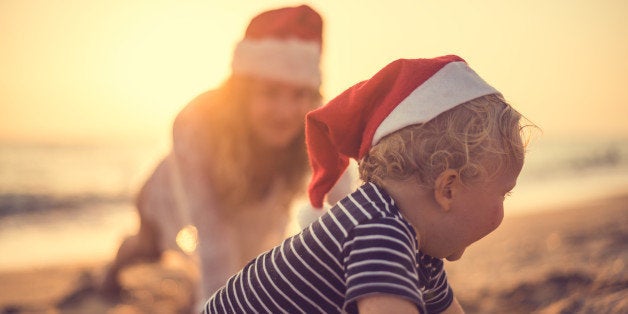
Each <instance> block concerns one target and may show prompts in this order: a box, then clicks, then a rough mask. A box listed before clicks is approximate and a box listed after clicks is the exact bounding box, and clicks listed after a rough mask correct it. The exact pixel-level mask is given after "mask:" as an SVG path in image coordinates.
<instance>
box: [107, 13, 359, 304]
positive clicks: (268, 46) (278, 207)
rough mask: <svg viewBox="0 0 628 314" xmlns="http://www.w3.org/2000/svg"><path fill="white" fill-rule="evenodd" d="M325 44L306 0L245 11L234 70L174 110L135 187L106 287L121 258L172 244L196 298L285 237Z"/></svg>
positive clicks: (302, 170)
mask: <svg viewBox="0 0 628 314" xmlns="http://www.w3.org/2000/svg"><path fill="white" fill-rule="evenodd" d="M321 48H322V18H321V17H320V15H319V14H318V13H317V12H316V11H314V10H313V9H311V8H310V7H308V6H305V5H302V6H299V7H287V8H281V9H276V10H271V11H266V12H263V13H261V14H259V15H258V16H256V17H254V18H253V19H252V20H251V22H250V24H249V26H248V28H247V30H246V33H245V36H244V38H243V39H242V40H241V41H240V42H239V43H238V44H237V46H236V48H235V51H234V53H233V60H232V64H231V70H232V73H231V75H230V77H229V78H228V79H227V80H226V81H225V82H224V83H223V85H222V86H220V87H219V88H218V89H216V90H212V91H208V92H205V93H203V94H201V95H199V96H198V97H196V98H195V99H194V100H193V101H192V102H191V103H190V104H188V105H187V106H186V107H185V108H184V109H183V110H182V111H181V112H180V113H179V114H178V116H177V117H176V119H175V121H174V125H173V145H172V150H171V152H170V153H169V154H168V155H167V156H166V157H165V158H164V159H163V160H162V161H161V163H160V164H159V165H158V166H157V168H156V169H155V171H154V172H153V173H152V175H151V176H150V177H149V179H148V180H147V181H146V183H145V184H144V186H143V187H142V189H141V190H140V192H139V195H138V197H137V204H136V205H137V209H138V212H139V216H140V227H139V231H138V233H137V234H135V235H133V236H131V237H129V238H127V239H125V240H124V242H123V243H122V245H121V246H120V248H119V250H118V253H117V256H116V258H115V260H114V261H113V263H112V264H111V265H110V267H109V268H108V269H107V272H106V274H105V277H104V281H103V286H102V289H103V291H104V292H105V293H107V294H110V295H115V294H117V293H119V291H120V289H121V287H120V284H119V279H118V275H119V273H120V271H121V270H122V269H123V268H124V267H126V266H128V265H130V264H132V263H135V262H138V261H151V260H157V259H158V258H159V257H160V256H161V255H162V253H163V252H164V251H166V250H178V251H183V252H185V253H187V254H188V255H190V256H191V257H193V259H194V260H195V261H196V262H197V263H198V266H199V275H200V276H199V284H198V289H200V290H199V291H198V292H197V295H196V296H195V300H199V298H200V300H204V299H206V298H207V297H208V296H209V295H211V294H212V293H213V292H214V291H215V290H216V289H218V288H219V287H220V286H222V285H224V283H225V280H226V279H227V278H228V277H230V276H231V275H232V274H233V273H235V272H236V271H237V270H238V269H240V268H242V267H243V266H244V264H245V263H246V262H247V261H248V260H250V259H251V258H253V257H255V256H256V255H257V254H259V253H261V252H263V251H265V250H267V249H269V248H271V247H273V246H274V245H277V244H278V243H279V241H280V240H282V239H283V238H284V235H285V229H286V226H287V224H288V221H289V216H290V215H289V214H290V212H289V209H290V206H291V203H293V201H294V200H295V199H296V198H297V197H298V196H300V195H301V193H302V191H304V190H305V189H304V184H305V179H306V177H307V174H308V173H309V171H308V164H307V153H306V150H305V144H304V143H305V140H304V117H305V114H306V113H307V112H308V111H310V110H312V109H314V108H316V107H318V106H319V105H320V104H321V93H320V84H321V73H320V56H321ZM347 188H348V187H347ZM343 194H346V191H339V192H338V195H343Z"/></svg>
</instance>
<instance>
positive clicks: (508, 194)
mask: <svg viewBox="0 0 628 314" xmlns="http://www.w3.org/2000/svg"><path fill="white" fill-rule="evenodd" d="M511 195H512V191H508V192H506V194H504V198H507V197H510V196H511Z"/></svg>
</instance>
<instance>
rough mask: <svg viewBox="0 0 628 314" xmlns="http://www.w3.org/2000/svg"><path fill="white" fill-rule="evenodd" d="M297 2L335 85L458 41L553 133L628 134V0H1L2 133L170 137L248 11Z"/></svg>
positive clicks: (221, 62)
mask: <svg viewBox="0 0 628 314" xmlns="http://www.w3.org/2000/svg"><path fill="white" fill-rule="evenodd" d="M300 3H307V4H310V5H311V6H312V7H313V8H315V9H316V10H317V11H319V12H320V13H321V15H322V16H323V19H324V23H325V24H324V54H323V65H322V69H323V73H324V77H323V80H324V83H323V88H322V89H323V94H324V97H325V98H326V99H331V98H333V97H334V96H336V95H337V94H339V93H340V92H342V91H343V90H345V89H346V88H348V87H350V86H351V85H353V84H355V83H357V82H358V81H361V80H364V79H367V78H369V77H370V76H372V75H373V74H374V73H375V72H376V71H378V70H379V69H380V68H382V67H383V66H385V65H386V64H388V63H389V62H391V61H393V60H395V59H398V58H421V57H435V56H439V55H445V54H457V55H460V56H461V57H463V58H464V59H465V60H466V61H467V62H468V63H469V64H470V66H471V67H472V68H473V69H474V70H475V71H476V72H478V73H479V74H480V76H482V77H483V78H484V79H485V80H486V81H488V82H489V83H490V84H491V85H493V86H494V87H496V88H497V89H498V90H500V91H501V92H502V93H503V94H504V96H505V97H506V98H507V99H508V100H509V102H511V103H512V104H513V105H514V106H515V107H516V108H517V109H518V110H519V111H520V112H522V113H523V114H524V115H525V116H526V117H527V118H528V119H529V120H531V121H532V122H534V123H535V124H537V125H538V126H539V127H540V128H541V129H542V130H543V134H544V136H554V135H556V136H628V123H627V122H628V88H627V86H628V85H627V82H628V58H627V57H628V22H627V21H628V1H625V0H589V1H582V0H552V1H547V0H530V1H514V0H512V1H504V0H486V1H480V0H440V1H436V0H431V1H428V0H409V1H401V0H389V1H381V0H362V1H357V0H346V1H336V0H319V1H309V2H296V1H270V0H267V1H244V0H227V1H212V0H206V1H201V0H187V1H174V0H173V1H166V0H130V1H128V0H124V1H121V0H108V1H105V0H90V1H83V0H52V1H45V0H27V1H24V0H1V1H0V140H2V139H9V140H18V141H30V140H44V141H56V140H83V141H85V140H88V141H89V140H96V139H99V140H102V139H110V140H111V139H113V140H121V139H131V138H146V139H154V138H168V137H169V134H170V127H171V123H172V121H173V119H174V117H175V115H176V113H177V112H178V111H179V110H180V109H181V108H182V107H183V106H185V104H186V103H187V102H188V101H190V100H191V99H192V98H193V97H195V96H196V95H198V94H199V93H201V92H203V91H205V90H208V89H211V88H215V87H216V86H217V85H219V84H220V83H221V82H222V81H223V80H224V79H225V78H227V76H228V75H229V72H230V69H229V63H230V61H231V53H232V51H233V48H234V46H235V44H236V43H237V42H238V41H239V40H240V39H241V38H242V36H243V34H244V30H245V28H246V26H247V24H248V22H249V20H250V19H251V18H252V17H253V16H255V15H256V14H257V13H259V12H261V11H263V10H267V9H273V8H277V7H281V6H288V5H297V4H300Z"/></svg>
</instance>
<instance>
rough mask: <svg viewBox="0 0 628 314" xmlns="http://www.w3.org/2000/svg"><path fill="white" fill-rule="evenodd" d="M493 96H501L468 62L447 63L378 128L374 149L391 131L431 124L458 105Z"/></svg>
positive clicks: (396, 108) (374, 137)
mask: <svg viewBox="0 0 628 314" xmlns="http://www.w3.org/2000/svg"><path fill="white" fill-rule="evenodd" d="M452 87H454V88H452ZM490 94H500V93H499V91H497V90H496V89H495V88H493V87H491V86H490V85H488V83H486V82H485V81H484V80H483V79H482V78H481V77H480V76H479V75H477V73H475V71H473V70H472V69H471V68H470V67H469V66H468V65H467V63H465V62H462V61H459V62H451V63H448V64H446V65H445V66H444V67H443V68H442V69H440V70H439V71H438V72H436V73H435V74H434V75H432V76H431V77H430V78H429V79H428V80H426V81H425V82H424V83H423V84H421V85H419V86H418V87H417V88H416V89H415V90H414V91H412V93H410V95H408V97H406V98H405V99H404V100H403V101H401V102H400V103H399V105H397V107H395V109H393V110H392V111H391V112H390V114H389V115H388V116H387V117H386V118H385V119H384V121H382V123H381V124H380V125H379V127H377V130H376V131H375V134H374V135H373V140H372V142H371V146H373V145H375V144H377V142H379V140H381V139H382V138H383V137H384V136H386V135H388V134H390V133H392V132H395V131H397V130H400V129H402V128H404V127H406V126H409V125H413V124H418V123H424V122H427V121H430V120H432V119H434V118H435V117H436V116H438V115H439V114H441V113H443V112H445V111H447V110H449V109H451V108H453V107H456V106H457V105H460V104H462V103H465V102H467V101H470V100H473V99H475V98H478V97H482V96H486V95H490ZM417 104H424V105H421V106H417Z"/></svg>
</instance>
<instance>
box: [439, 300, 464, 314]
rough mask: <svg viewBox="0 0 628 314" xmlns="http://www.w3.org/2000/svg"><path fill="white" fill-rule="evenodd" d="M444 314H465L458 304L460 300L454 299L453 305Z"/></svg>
mask: <svg viewBox="0 0 628 314" xmlns="http://www.w3.org/2000/svg"><path fill="white" fill-rule="evenodd" d="M442 313H443V314H464V310H463V309H462V306H460V303H458V299H456V297H454V301H453V302H451V305H450V306H449V307H448V308H447V309H446V310H444V311H443V312H442Z"/></svg>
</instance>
